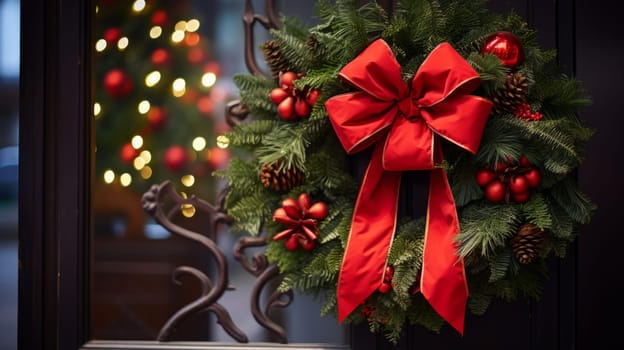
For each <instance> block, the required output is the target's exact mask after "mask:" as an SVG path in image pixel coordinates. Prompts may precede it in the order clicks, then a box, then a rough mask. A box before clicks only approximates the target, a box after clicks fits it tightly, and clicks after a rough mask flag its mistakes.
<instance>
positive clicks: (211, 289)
mask: <svg viewBox="0 0 624 350" xmlns="http://www.w3.org/2000/svg"><path fill="white" fill-rule="evenodd" d="M256 23H260V24H261V25H262V26H263V27H264V28H265V29H267V30H269V29H272V28H276V29H277V28H279V27H280V24H279V20H278V16H277V11H276V6H275V0H266V1H265V15H264V16H263V15H260V14H257V13H256V12H255V10H254V8H253V6H252V2H251V0H247V1H246V2H245V11H244V14H243V24H244V27H245V48H244V49H245V64H246V66H247V69H248V70H249V71H250V72H251V73H253V74H259V75H265V74H264V73H263V72H262V71H261V69H260V67H259V65H258V62H257V60H256V57H255V51H254V49H255V47H254V38H253V32H254V27H255V24H256ZM248 113H249V111H248V110H247V108H245V106H243V105H242V104H241V103H240V101H239V100H236V101H231V102H230V103H228V104H227V106H226V111H225V114H226V120H227V122H228V124H230V125H231V126H235V125H238V124H240V123H242V122H243V121H244V119H245V118H246V117H247V115H248ZM226 191H227V189H226ZM223 199H224V197H223V196H221V198H219V200H218V204H219V206H218V207H215V206H213V205H212V204H210V203H208V202H206V201H204V200H202V199H200V198H197V197H195V196H191V197H190V198H185V197H182V196H180V195H179V194H178V193H177V192H176V191H175V190H174V188H173V186H172V185H171V183H170V182H169V181H165V182H163V183H162V184H160V185H154V186H152V187H151V188H150V190H149V191H148V192H146V193H144V194H143V198H142V204H143V209H144V210H145V212H146V213H148V214H149V215H151V216H152V217H153V218H154V219H155V220H156V222H158V223H159V224H160V225H161V226H163V227H164V228H165V229H167V230H168V231H169V232H171V233H172V234H175V235H179V236H182V237H184V238H187V239H189V240H192V241H195V242H197V243H199V244H201V245H203V246H204V247H205V248H206V249H208V251H209V252H210V253H211V254H212V256H213V257H214V260H215V261H216V265H217V270H218V272H217V278H216V281H215V282H214V283H213V281H212V280H211V279H210V278H209V277H208V276H207V275H206V274H205V273H204V272H203V271H201V270H199V269H197V268H195V267H191V266H179V267H177V268H176V269H175V271H174V272H173V276H172V279H173V282H174V283H176V284H180V285H181V284H182V280H181V277H183V276H191V277H193V278H195V279H196V280H198V281H199V283H200V285H201V294H200V296H199V297H198V298H197V299H196V300H194V301H192V302H190V303H189V304H187V305H185V306H184V307H182V308H181V309H180V310H178V311H177V312H175V313H174V314H173V315H172V316H171V317H170V318H169V319H168V320H167V321H166V323H165V325H164V326H163V327H162V328H161V329H160V332H159V334H158V338H157V340H158V341H168V340H170V339H171V335H172V333H173V331H174V330H175V328H176V327H177V326H179V324H180V323H181V322H182V321H183V320H185V319H186V318H188V317H189V316H191V315H193V314H196V313H200V312H205V311H210V312H213V313H214V314H215V315H216V316H217V323H219V324H220V325H221V326H222V327H223V329H224V330H225V332H226V333H227V334H229V335H230V336H231V337H232V338H233V339H234V340H236V341H238V342H241V343H246V342H248V341H249V340H248V337H247V335H246V334H245V333H244V332H243V331H241V330H240V329H239V328H238V327H237V326H236V325H235V324H234V322H233V321H232V318H231V317H230V314H229V312H228V311H227V309H226V308H225V307H224V306H223V305H221V304H219V303H218V301H219V299H220V298H221V297H222V296H223V294H224V293H225V291H227V290H232V289H234V287H232V286H230V285H229V282H228V280H229V276H228V265H227V259H226V257H225V255H224V254H223V252H222V251H221V250H220V249H219V247H218V246H217V244H216V239H217V237H216V232H218V231H217V227H218V225H220V224H226V225H230V224H231V223H232V219H231V218H230V217H229V216H227V215H226V214H225V212H224V210H223V204H224V203H223V202H224V201H223ZM170 202H173V204H172V205H171V203H170ZM166 203H169V206H167V204H166ZM189 206H190V207H189ZM184 208H187V209H189V208H192V209H193V210H197V211H199V212H200V213H199V214H196V215H202V217H203V218H205V219H207V220H208V223H209V225H208V231H207V233H205V234H200V233H197V232H194V231H191V230H189V229H187V228H184V227H182V226H179V225H177V224H176V223H174V222H173V221H172V218H173V217H175V216H176V215H177V214H179V213H180V212H181V211H182V210H184ZM265 245H266V239H265V238H263V237H243V238H241V239H240V240H239V241H238V242H237V244H236V246H235V247H234V258H235V259H236V260H237V261H238V262H239V263H240V264H241V266H242V267H243V268H244V269H245V270H246V271H248V272H249V273H250V274H252V275H253V276H255V277H256V283H255V284H254V286H253V288H252V291H251V295H250V307H251V313H252V315H253V317H254V319H255V320H256V321H257V322H258V324H259V325H260V326H262V327H263V328H265V329H266V330H268V332H269V333H270V334H271V335H272V336H273V337H274V339H276V341H277V342H280V343H287V342H288V338H287V336H286V331H285V330H284V328H283V327H282V326H280V325H279V324H278V323H277V322H275V321H274V320H273V319H271V317H269V313H270V312H271V311H272V310H273V309H275V308H284V307H286V306H288V305H290V303H291V302H292V300H293V293H292V291H286V292H279V291H276V290H273V291H271V290H269V289H268V288H267V286H268V285H269V282H270V281H274V280H275V278H277V277H279V271H278V269H277V266H275V265H271V264H269V262H268V259H267V257H266V255H265V254H264V252H260V253H255V254H254V255H253V257H252V260H251V261H250V260H249V259H248V258H247V256H246V255H245V249H247V248H249V247H263V246H265ZM273 288H274V287H273ZM264 290H267V291H268V293H270V294H269V296H268V298H267V300H266V304H265V306H264V308H261V307H260V304H261V294H262V292H263V291H264Z"/></svg>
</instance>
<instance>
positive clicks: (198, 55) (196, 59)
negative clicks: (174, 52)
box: [186, 46, 206, 64]
mask: <svg viewBox="0 0 624 350" xmlns="http://www.w3.org/2000/svg"><path fill="white" fill-rule="evenodd" d="M205 57H206V53H205V52H204V49H202V48H201V47H198V46H195V47H193V48H192V49H190V50H189V52H188V53H187V54H186V59H187V60H188V61H189V62H190V63H193V64H197V63H200V62H201V61H203V60H204V58H205Z"/></svg>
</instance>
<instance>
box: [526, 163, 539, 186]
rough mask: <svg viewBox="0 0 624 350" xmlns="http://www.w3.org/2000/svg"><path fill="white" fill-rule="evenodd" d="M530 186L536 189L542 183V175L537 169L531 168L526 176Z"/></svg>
mask: <svg viewBox="0 0 624 350" xmlns="http://www.w3.org/2000/svg"><path fill="white" fill-rule="evenodd" d="M524 177H525V178H526V180H527V182H528V184H529V186H530V187H531V188H535V187H537V186H539V184H540V183H541V182H542V173H540V171H539V170H537V168H531V170H529V171H527V172H526V173H525V174H524Z"/></svg>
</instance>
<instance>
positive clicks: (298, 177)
mask: <svg viewBox="0 0 624 350" xmlns="http://www.w3.org/2000/svg"><path fill="white" fill-rule="evenodd" d="M279 166H280V163H279V162H275V163H272V164H263V165H262V167H261V168H260V181H261V182H262V185H264V187H266V188H269V187H270V188H272V189H274V190H276V191H290V190H291V189H292V188H294V187H296V186H299V185H301V184H303V181H304V179H305V178H304V175H303V172H302V171H301V170H300V169H299V168H297V167H292V168H288V169H286V168H283V169H281V170H279Z"/></svg>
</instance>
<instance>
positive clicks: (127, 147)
mask: <svg viewBox="0 0 624 350" xmlns="http://www.w3.org/2000/svg"><path fill="white" fill-rule="evenodd" d="M138 155H139V151H138V150H137V149H136V148H134V147H132V144H131V143H130V142H128V143H126V144H124V145H123V146H121V151H120V152H119V157H120V158H121V161H123V162H124V164H126V165H132V162H133V161H134V158H136V157H137V156H138Z"/></svg>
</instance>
